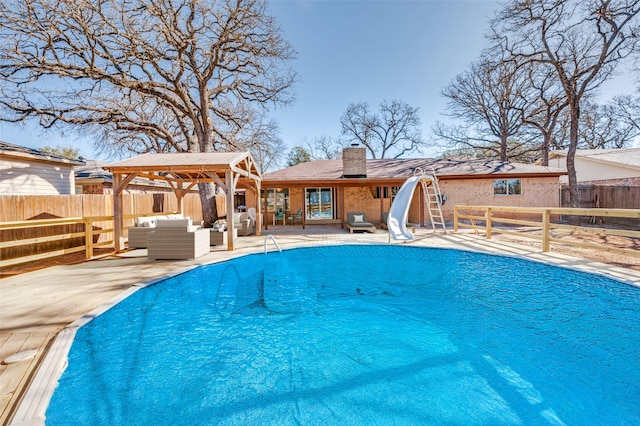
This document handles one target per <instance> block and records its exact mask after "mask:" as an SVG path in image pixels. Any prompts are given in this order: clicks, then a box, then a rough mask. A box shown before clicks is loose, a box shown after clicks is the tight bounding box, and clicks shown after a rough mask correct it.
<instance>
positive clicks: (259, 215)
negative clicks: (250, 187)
mask: <svg viewBox="0 0 640 426" xmlns="http://www.w3.org/2000/svg"><path fill="white" fill-rule="evenodd" d="M255 184H256V207H258V208H257V209H256V226H255V229H256V236H258V237H259V236H260V235H262V232H261V231H262V206H261V205H260V181H259V180H256V181H255Z"/></svg>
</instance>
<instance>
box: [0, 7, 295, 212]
mask: <svg viewBox="0 0 640 426" xmlns="http://www.w3.org/2000/svg"><path fill="white" fill-rule="evenodd" d="M0 40H1V41H2V43H0V80H2V81H3V82H4V84H3V85H2V87H1V89H0V90H1V92H0V106H2V107H3V109H2V112H1V114H2V115H1V116H0V119H2V120H4V121H11V122H20V121H24V120H29V119H37V120H39V121H40V124H41V125H43V126H45V127H52V126H59V125H70V126H82V128H83V131H84V132H89V131H97V132H99V134H100V135H101V141H102V143H103V147H104V148H105V149H107V150H115V151H118V150H119V151H131V152H152V151H155V152H215V151H227V150H233V149H237V148H238V146H239V145H238V144H237V143H238V139H237V135H238V134H240V133H242V132H243V131H244V129H245V128H246V127H251V126H252V125H254V120H255V116H256V114H255V111H254V112H251V111H252V110H253V109H254V108H266V107H267V106H268V105H269V104H280V105H283V104H288V103H289V102H291V101H292V100H293V97H292V94H291V91H290V89H291V88H292V85H293V84H294V82H295V80H296V75H295V73H294V72H293V70H292V69H291V68H290V66H289V63H290V61H291V60H292V59H293V58H294V56H295V52H294V50H293V48H292V47H291V45H290V44H289V43H288V42H287V41H286V40H285V39H284V38H283V36H282V32H281V30H280V28H279V27H278V25H277V23H276V22H275V20H274V18H273V17H272V16H270V15H269V14H268V13H267V9H266V3H265V1H264V0H220V1H215V2H211V1H207V0H131V1H126V2H122V1H118V0H104V1H100V2H97V1H94V0H11V1H6V2H2V3H0ZM96 129H99V130H96ZM214 191H215V188H213V185H206V184H201V185H200V196H201V201H202V205H203V215H204V218H205V221H206V222H211V221H212V220H214V219H215V208H213V203H214V202H215V201H213V200H214V199H215V198H214V197H213V193H214Z"/></svg>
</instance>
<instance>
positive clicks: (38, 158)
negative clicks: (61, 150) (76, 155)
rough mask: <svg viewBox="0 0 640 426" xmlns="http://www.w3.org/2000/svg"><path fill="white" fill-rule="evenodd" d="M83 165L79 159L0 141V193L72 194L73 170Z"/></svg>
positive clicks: (73, 186)
mask: <svg viewBox="0 0 640 426" xmlns="http://www.w3.org/2000/svg"><path fill="white" fill-rule="evenodd" d="M83 164H84V161H82V160H71V159H68V158H64V157H59V156H57V155H52V154H48V153H46V152H42V151H39V150H37V149H32V148H27V147H24V146H19V145H13V144H10V143H6V142H0V194H3V195H66V194H74V193H75V177H74V170H73V168H74V167H75V166H80V165H83Z"/></svg>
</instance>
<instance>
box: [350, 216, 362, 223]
mask: <svg viewBox="0 0 640 426" xmlns="http://www.w3.org/2000/svg"><path fill="white" fill-rule="evenodd" d="M363 222H364V215H363V214H354V215H353V223H363Z"/></svg>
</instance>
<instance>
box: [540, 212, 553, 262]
mask: <svg viewBox="0 0 640 426" xmlns="http://www.w3.org/2000/svg"><path fill="white" fill-rule="evenodd" d="M550 221H551V211H550V210H549V209H544V210H543V211H542V251H543V252H546V251H549V228H550V227H549V222H550Z"/></svg>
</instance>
